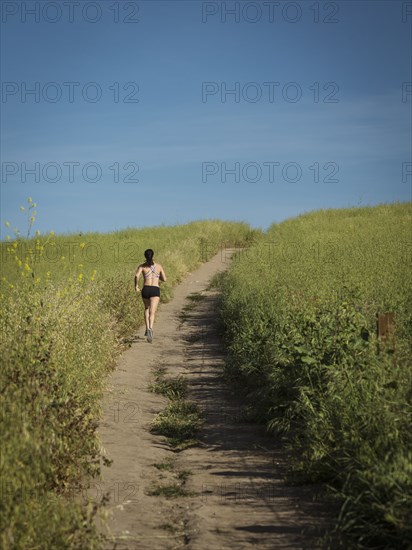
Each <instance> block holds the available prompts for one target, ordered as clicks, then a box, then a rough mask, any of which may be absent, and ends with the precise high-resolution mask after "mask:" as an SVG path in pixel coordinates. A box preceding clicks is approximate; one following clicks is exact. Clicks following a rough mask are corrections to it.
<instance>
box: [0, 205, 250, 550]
mask: <svg viewBox="0 0 412 550" xmlns="http://www.w3.org/2000/svg"><path fill="white" fill-rule="evenodd" d="M34 208H35V207H34V203H33V202H32V201H31V200H30V199H29V202H28V205H27V207H26V208H25V210H24V212H22V215H23V216H26V215H27V216H28V218H27V224H28V226H27V231H26V237H22V236H21V235H20V234H19V233H17V232H14V234H10V236H9V239H8V240H7V241H6V242H3V243H1V255H2V273H1V276H2V278H1V282H0V300H1V302H0V304H1V310H0V329H1V334H2V352H1V353H2V368H1V372H0V386H1V393H0V406H1V426H0V437H1V447H2V455H1V473H2V484H1V502H0V514H1V527H0V546H1V548H2V549H4V550H11V549H13V550H20V549H21V550H23V549H28V548H30V549H32V550H40V549H44V550H45V549H50V548H59V549H64V548H88V549H93V548H99V547H100V545H101V541H100V540H99V535H98V534H97V533H96V530H95V526H94V517H95V514H96V513H97V511H98V510H99V509H100V503H98V502H96V501H92V500H91V501H90V502H88V503H87V502H83V501H82V499H80V498H79V495H78V492H77V488H78V486H79V484H80V483H81V482H82V480H84V479H87V478H89V477H90V476H95V475H97V474H98V472H99V465H100V459H101V457H100V453H99V444H98V440H97V436H96V428H97V422H98V419H99V415H100V400H101V395H102V391H103V389H104V385H105V380H106V375H107V373H108V372H109V370H110V368H112V367H113V365H114V363H115V359H116V357H117V355H118V353H119V352H120V351H121V350H122V349H124V347H125V346H126V345H127V342H128V339H130V337H131V335H132V334H133V333H134V331H135V330H136V329H137V327H138V326H139V325H140V324H142V322H143V305H142V300H141V298H140V297H139V296H138V295H137V294H136V292H135V290H134V283H133V274H134V270H135V267H136V266H137V265H138V264H139V263H141V262H142V261H143V260H144V258H143V251H144V250H145V249H146V248H153V249H154V250H155V260H158V261H159V262H160V263H162V265H163V267H164V269H165V271H166V274H167V277H168V282H167V284H165V285H163V287H162V301H163V302H164V301H167V300H169V299H170V298H171V296H172V294H173V287H174V286H175V285H176V284H177V283H178V282H179V281H181V280H182V278H183V277H184V276H185V274H186V273H187V272H189V271H192V270H194V269H195V268H196V267H198V266H199V265H200V263H201V262H202V261H205V260H207V259H209V258H210V256H211V255H212V254H213V253H215V252H217V251H218V249H219V247H220V246H221V243H222V242H223V241H226V242H227V243H228V244H230V243H231V244H234V243H246V242H248V240H250V239H252V238H253V236H254V232H253V231H251V230H250V228H249V226H248V225H246V224H242V223H231V222H221V221H216V220H211V221H204V222H193V223H189V224H186V225H181V226H173V227H167V226H160V227H152V228H145V229H141V230H140V229H139V230H137V229H128V230H124V231H119V232H116V233H111V234H98V233H96V234H91V233H88V234H83V235H79V234H75V235H60V236H56V235H52V234H50V235H46V236H42V235H35V236H34V237H30V234H31V232H32V229H33V227H32V226H33V223H34V218H35V214H34ZM6 227H8V224H7V223H6Z"/></svg>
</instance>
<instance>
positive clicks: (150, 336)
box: [147, 328, 153, 343]
mask: <svg viewBox="0 0 412 550" xmlns="http://www.w3.org/2000/svg"><path fill="white" fill-rule="evenodd" d="M152 340H153V330H152V329H151V328H148V329H147V341H148V342H150V343H152Z"/></svg>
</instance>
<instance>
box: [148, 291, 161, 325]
mask: <svg viewBox="0 0 412 550" xmlns="http://www.w3.org/2000/svg"><path fill="white" fill-rule="evenodd" d="M159 301H160V298H159V296H152V297H151V298H150V315H149V327H150V328H151V329H152V330H153V324H154V319H155V314H156V309H157V306H158V304H159Z"/></svg>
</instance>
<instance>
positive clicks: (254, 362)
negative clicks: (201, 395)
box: [215, 203, 412, 549]
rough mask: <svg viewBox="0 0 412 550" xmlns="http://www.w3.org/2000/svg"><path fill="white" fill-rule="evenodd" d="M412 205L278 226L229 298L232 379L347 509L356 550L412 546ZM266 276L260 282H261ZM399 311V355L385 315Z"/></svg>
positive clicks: (343, 532)
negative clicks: (384, 337)
mask: <svg viewBox="0 0 412 550" xmlns="http://www.w3.org/2000/svg"><path fill="white" fill-rule="evenodd" d="M411 226H412V205H411V203H403V204H392V205H380V206H377V207H365V208H351V209H340V210H321V211H318V212H311V213H309V214H305V215H302V216H299V217H297V218H294V219H290V220H287V221H285V222H283V223H280V224H273V225H272V226H271V227H270V229H269V230H268V232H267V235H266V236H265V238H264V239H263V240H259V241H258V242H257V243H256V244H255V245H254V246H252V247H251V248H250V249H248V251H247V255H243V256H240V257H239V258H236V259H235V260H234V262H233V264H232V268H231V270H230V273H229V274H228V275H225V276H222V278H221V279H220V280H219V279H218V278H216V281H215V283H216V284H219V285H220V288H222V289H223V293H222V302H221V306H220V307H221V320H222V322H223V324H224V327H225V336H224V337H225V342H226V344H227V347H228V353H229V360H228V362H227V366H226V373H227V377H228V378H229V379H231V380H233V382H234V384H236V387H237V388H239V386H240V385H241V386H242V387H243V392H244V394H245V399H246V400H247V401H248V402H249V403H250V404H253V406H254V408H255V410H256V415H257V417H258V418H261V419H262V420H263V421H265V422H266V423H267V426H268V428H269V429H270V430H272V431H274V432H276V433H278V434H284V436H285V437H286V438H287V440H288V441H289V445H290V447H291V454H292V456H295V457H296V458H295V460H294V463H293V472H294V474H295V476H296V477H297V478H300V479H301V480H304V481H314V482H317V481H326V482H327V483H328V484H329V485H330V486H331V487H332V488H333V491H334V492H335V494H336V495H338V497H339V499H340V500H341V502H342V510H341V515H340V518H339V526H338V534H339V536H340V537H341V540H342V541H343V542H342V545H343V547H356V548H385V549H389V548H399V549H406V548H411V547H412V523H411V521H410V518H411V517H412V430H411V426H412V368H411V366H412V365H411V352H412V341H411V335H412V281H411V265H412V258H411V253H410V251H411ZM257 266H259V274H257V275H256V274H255V275H252V272H255V270H256V267H257ZM378 312H379V313H384V312H394V313H395V323H396V327H395V338H396V349H395V352H394V353H393V352H390V351H385V349H381V350H380V352H379V347H381V346H378V342H377V337H376V314H377V313H378Z"/></svg>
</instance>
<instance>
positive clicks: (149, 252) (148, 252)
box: [144, 248, 154, 265]
mask: <svg viewBox="0 0 412 550" xmlns="http://www.w3.org/2000/svg"><path fill="white" fill-rule="evenodd" d="M153 256H154V252H153V250H152V249H151V248H148V249H147V250H145V251H144V257H145V258H146V262H147V263H148V264H149V265H153V264H154V261H153Z"/></svg>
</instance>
